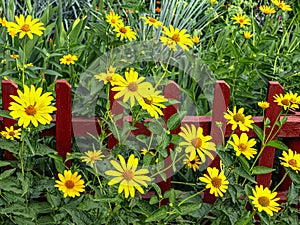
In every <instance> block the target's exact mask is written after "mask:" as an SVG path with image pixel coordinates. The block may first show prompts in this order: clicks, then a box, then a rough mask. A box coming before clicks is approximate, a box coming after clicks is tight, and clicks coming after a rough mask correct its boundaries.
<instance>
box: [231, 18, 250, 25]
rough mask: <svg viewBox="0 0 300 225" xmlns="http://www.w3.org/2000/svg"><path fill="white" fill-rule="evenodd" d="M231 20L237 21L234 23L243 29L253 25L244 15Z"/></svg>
mask: <svg viewBox="0 0 300 225" xmlns="http://www.w3.org/2000/svg"><path fill="white" fill-rule="evenodd" d="M231 19H232V20H235V22H233V23H234V24H236V23H238V24H240V26H241V27H244V26H245V25H251V22H250V19H249V18H247V17H246V16H243V15H235V16H233V17H232V18H231Z"/></svg>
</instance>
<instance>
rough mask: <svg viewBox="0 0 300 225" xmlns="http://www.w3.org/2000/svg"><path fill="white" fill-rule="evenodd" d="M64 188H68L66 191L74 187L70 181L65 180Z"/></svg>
mask: <svg viewBox="0 0 300 225" xmlns="http://www.w3.org/2000/svg"><path fill="white" fill-rule="evenodd" d="M65 186H66V188H68V189H72V188H73V187H74V186H75V184H74V182H73V181H72V180H67V181H66V182H65Z"/></svg>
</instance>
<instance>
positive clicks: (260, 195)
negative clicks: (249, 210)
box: [249, 185, 280, 216]
mask: <svg viewBox="0 0 300 225" xmlns="http://www.w3.org/2000/svg"><path fill="white" fill-rule="evenodd" d="M252 192H253V196H249V198H250V199H251V200H252V204H253V205H254V207H255V208H257V209H258V212H261V211H265V212H266V213H268V214H269V215H270V216H273V212H278V211H279V210H280V207H279V204H278V203H277V202H276V201H278V200H279V199H280V198H275V197H276V195H277V192H273V193H272V192H271V191H270V190H269V188H267V187H266V188H265V189H264V187H263V186H262V185H260V186H259V187H258V186H257V185H256V186H255V190H254V189H252Z"/></svg>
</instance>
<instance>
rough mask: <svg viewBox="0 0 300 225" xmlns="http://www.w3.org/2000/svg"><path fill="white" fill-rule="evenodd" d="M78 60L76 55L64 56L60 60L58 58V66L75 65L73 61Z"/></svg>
mask: <svg viewBox="0 0 300 225" xmlns="http://www.w3.org/2000/svg"><path fill="white" fill-rule="evenodd" d="M77 60H78V58H77V56H76V55H71V54H68V55H64V56H63V57H62V58H60V60H59V61H60V64H65V65H70V64H75V61H77Z"/></svg>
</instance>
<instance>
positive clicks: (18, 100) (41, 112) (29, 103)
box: [8, 85, 56, 128]
mask: <svg viewBox="0 0 300 225" xmlns="http://www.w3.org/2000/svg"><path fill="white" fill-rule="evenodd" d="M42 91H43V89H42V88H37V89H35V87H34V86H33V85H31V87H30V89H29V87H28V86H26V85H24V93H23V92H22V91H20V90H18V91H17V93H18V96H13V95H11V96H10V97H11V98H12V99H13V100H15V102H11V103H10V107H9V108H8V109H9V110H10V111H11V112H10V115H11V116H12V117H13V118H14V119H17V118H19V119H18V125H19V126H23V127H24V128H26V127H28V126H29V124H30V123H32V124H33V126H35V127H37V126H38V124H39V123H41V124H43V125H45V124H50V122H51V120H52V117H51V115H50V113H52V112H54V111H55V110H56V108H55V107H54V106H51V105H50V104H51V101H52V100H53V99H54V98H53V97H52V96H51V93H50V92H46V93H44V94H42Z"/></svg>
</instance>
